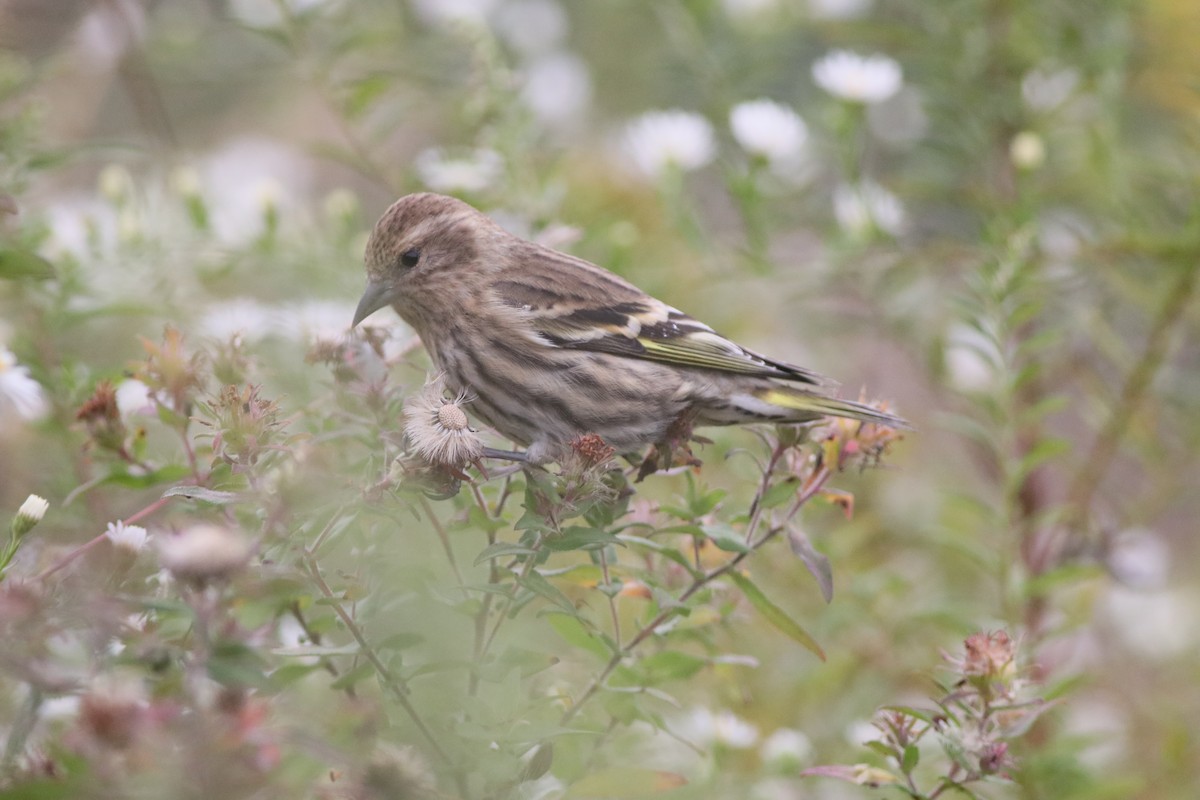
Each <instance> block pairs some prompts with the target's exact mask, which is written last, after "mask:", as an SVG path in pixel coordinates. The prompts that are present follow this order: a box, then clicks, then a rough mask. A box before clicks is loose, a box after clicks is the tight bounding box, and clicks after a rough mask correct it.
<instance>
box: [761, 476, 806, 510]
mask: <svg viewBox="0 0 1200 800" xmlns="http://www.w3.org/2000/svg"><path fill="white" fill-rule="evenodd" d="M799 489H800V479H799V478H797V477H795V476H794V475H792V476H788V477H787V478H785V479H784V480H782V481H780V482H779V483H777V484H775V485H774V486H772V487H771V488H769V489H767V492H766V494H764V495H763V497H762V502H761V505H762V507H763V508H775V507H776V506H781V505H783V504H784V503H786V502H788V501H789V500H791V499H792V498H793V497H795V496H796V492H797V491H799Z"/></svg>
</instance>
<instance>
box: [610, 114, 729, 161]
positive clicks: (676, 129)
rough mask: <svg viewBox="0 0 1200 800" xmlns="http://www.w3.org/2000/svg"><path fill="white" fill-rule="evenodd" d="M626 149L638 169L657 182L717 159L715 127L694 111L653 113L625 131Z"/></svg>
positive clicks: (639, 119)
mask: <svg viewBox="0 0 1200 800" xmlns="http://www.w3.org/2000/svg"><path fill="white" fill-rule="evenodd" d="M624 145H625V149H626V151H627V152H628V154H629V157H630V158H631V159H633V163H634V165H635V166H636V167H637V168H638V169H639V170H641V171H642V172H643V173H645V174H646V175H649V176H650V177H654V178H657V177H659V176H661V175H662V174H663V173H664V172H666V171H667V170H668V169H670V168H672V167H674V168H677V169H681V170H683V171H685V172H687V171H690V170H695V169H699V168H700V167H703V166H704V165H705V164H707V163H708V162H710V161H712V159H713V156H714V155H716V150H717V145H716V138H715V137H714V136H713V129H712V125H710V124H709V122H708V120H706V119H705V118H704V117H702V116H700V115H699V114H693V113H692V112H690V111H679V110H671V111H650V112H647V113H645V114H643V115H642V116H640V117H638V118H637V119H635V120H633V121H631V122H630V123H629V124H628V125H626V127H625V136H624Z"/></svg>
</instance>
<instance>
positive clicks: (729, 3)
mask: <svg viewBox="0 0 1200 800" xmlns="http://www.w3.org/2000/svg"><path fill="white" fill-rule="evenodd" d="M721 5H722V7H724V9H725V13H726V14H728V15H729V16H730V17H732V18H733V19H749V18H752V17H757V16H761V15H763V14H765V13H766V12H768V11H771V10H773V9H774V8H776V7H777V6H778V5H779V0H721Z"/></svg>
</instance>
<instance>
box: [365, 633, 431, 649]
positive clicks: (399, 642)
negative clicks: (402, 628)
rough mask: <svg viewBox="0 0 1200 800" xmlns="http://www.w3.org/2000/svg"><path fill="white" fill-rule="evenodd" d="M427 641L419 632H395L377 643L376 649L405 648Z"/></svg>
mask: <svg viewBox="0 0 1200 800" xmlns="http://www.w3.org/2000/svg"><path fill="white" fill-rule="evenodd" d="M423 641H425V637H424V636H422V635H421V634H419V633H394V634H392V635H391V636H389V637H387V638H386V639H384V640H383V641H382V642H379V643H378V644H376V645H375V649H376V650H405V649H407V648H409V647H414V646H416V645H418V644H420V643H421V642H423Z"/></svg>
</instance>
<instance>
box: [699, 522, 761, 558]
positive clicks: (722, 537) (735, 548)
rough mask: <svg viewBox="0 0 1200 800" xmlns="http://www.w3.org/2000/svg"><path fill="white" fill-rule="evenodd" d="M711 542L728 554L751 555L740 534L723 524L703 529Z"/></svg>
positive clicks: (707, 526) (706, 526) (719, 523)
mask: <svg viewBox="0 0 1200 800" xmlns="http://www.w3.org/2000/svg"><path fill="white" fill-rule="evenodd" d="M701 530H703V531H704V535H705V536H707V537H708V539H709V541H711V542H712V543H713V544H715V545H716V546H717V547H718V548H719V549H721V550H724V551H725V552H726V553H749V552H750V547H749V546H748V545H747V544H746V542H745V541H743V539H742V537H741V536H740V535H738V532H737V531H735V530H734V529H733V528H731V527H729V526H728V525H726V524H725V523H723V522H718V523H717V524H715V525H704V526H702V527H701Z"/></svg>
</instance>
